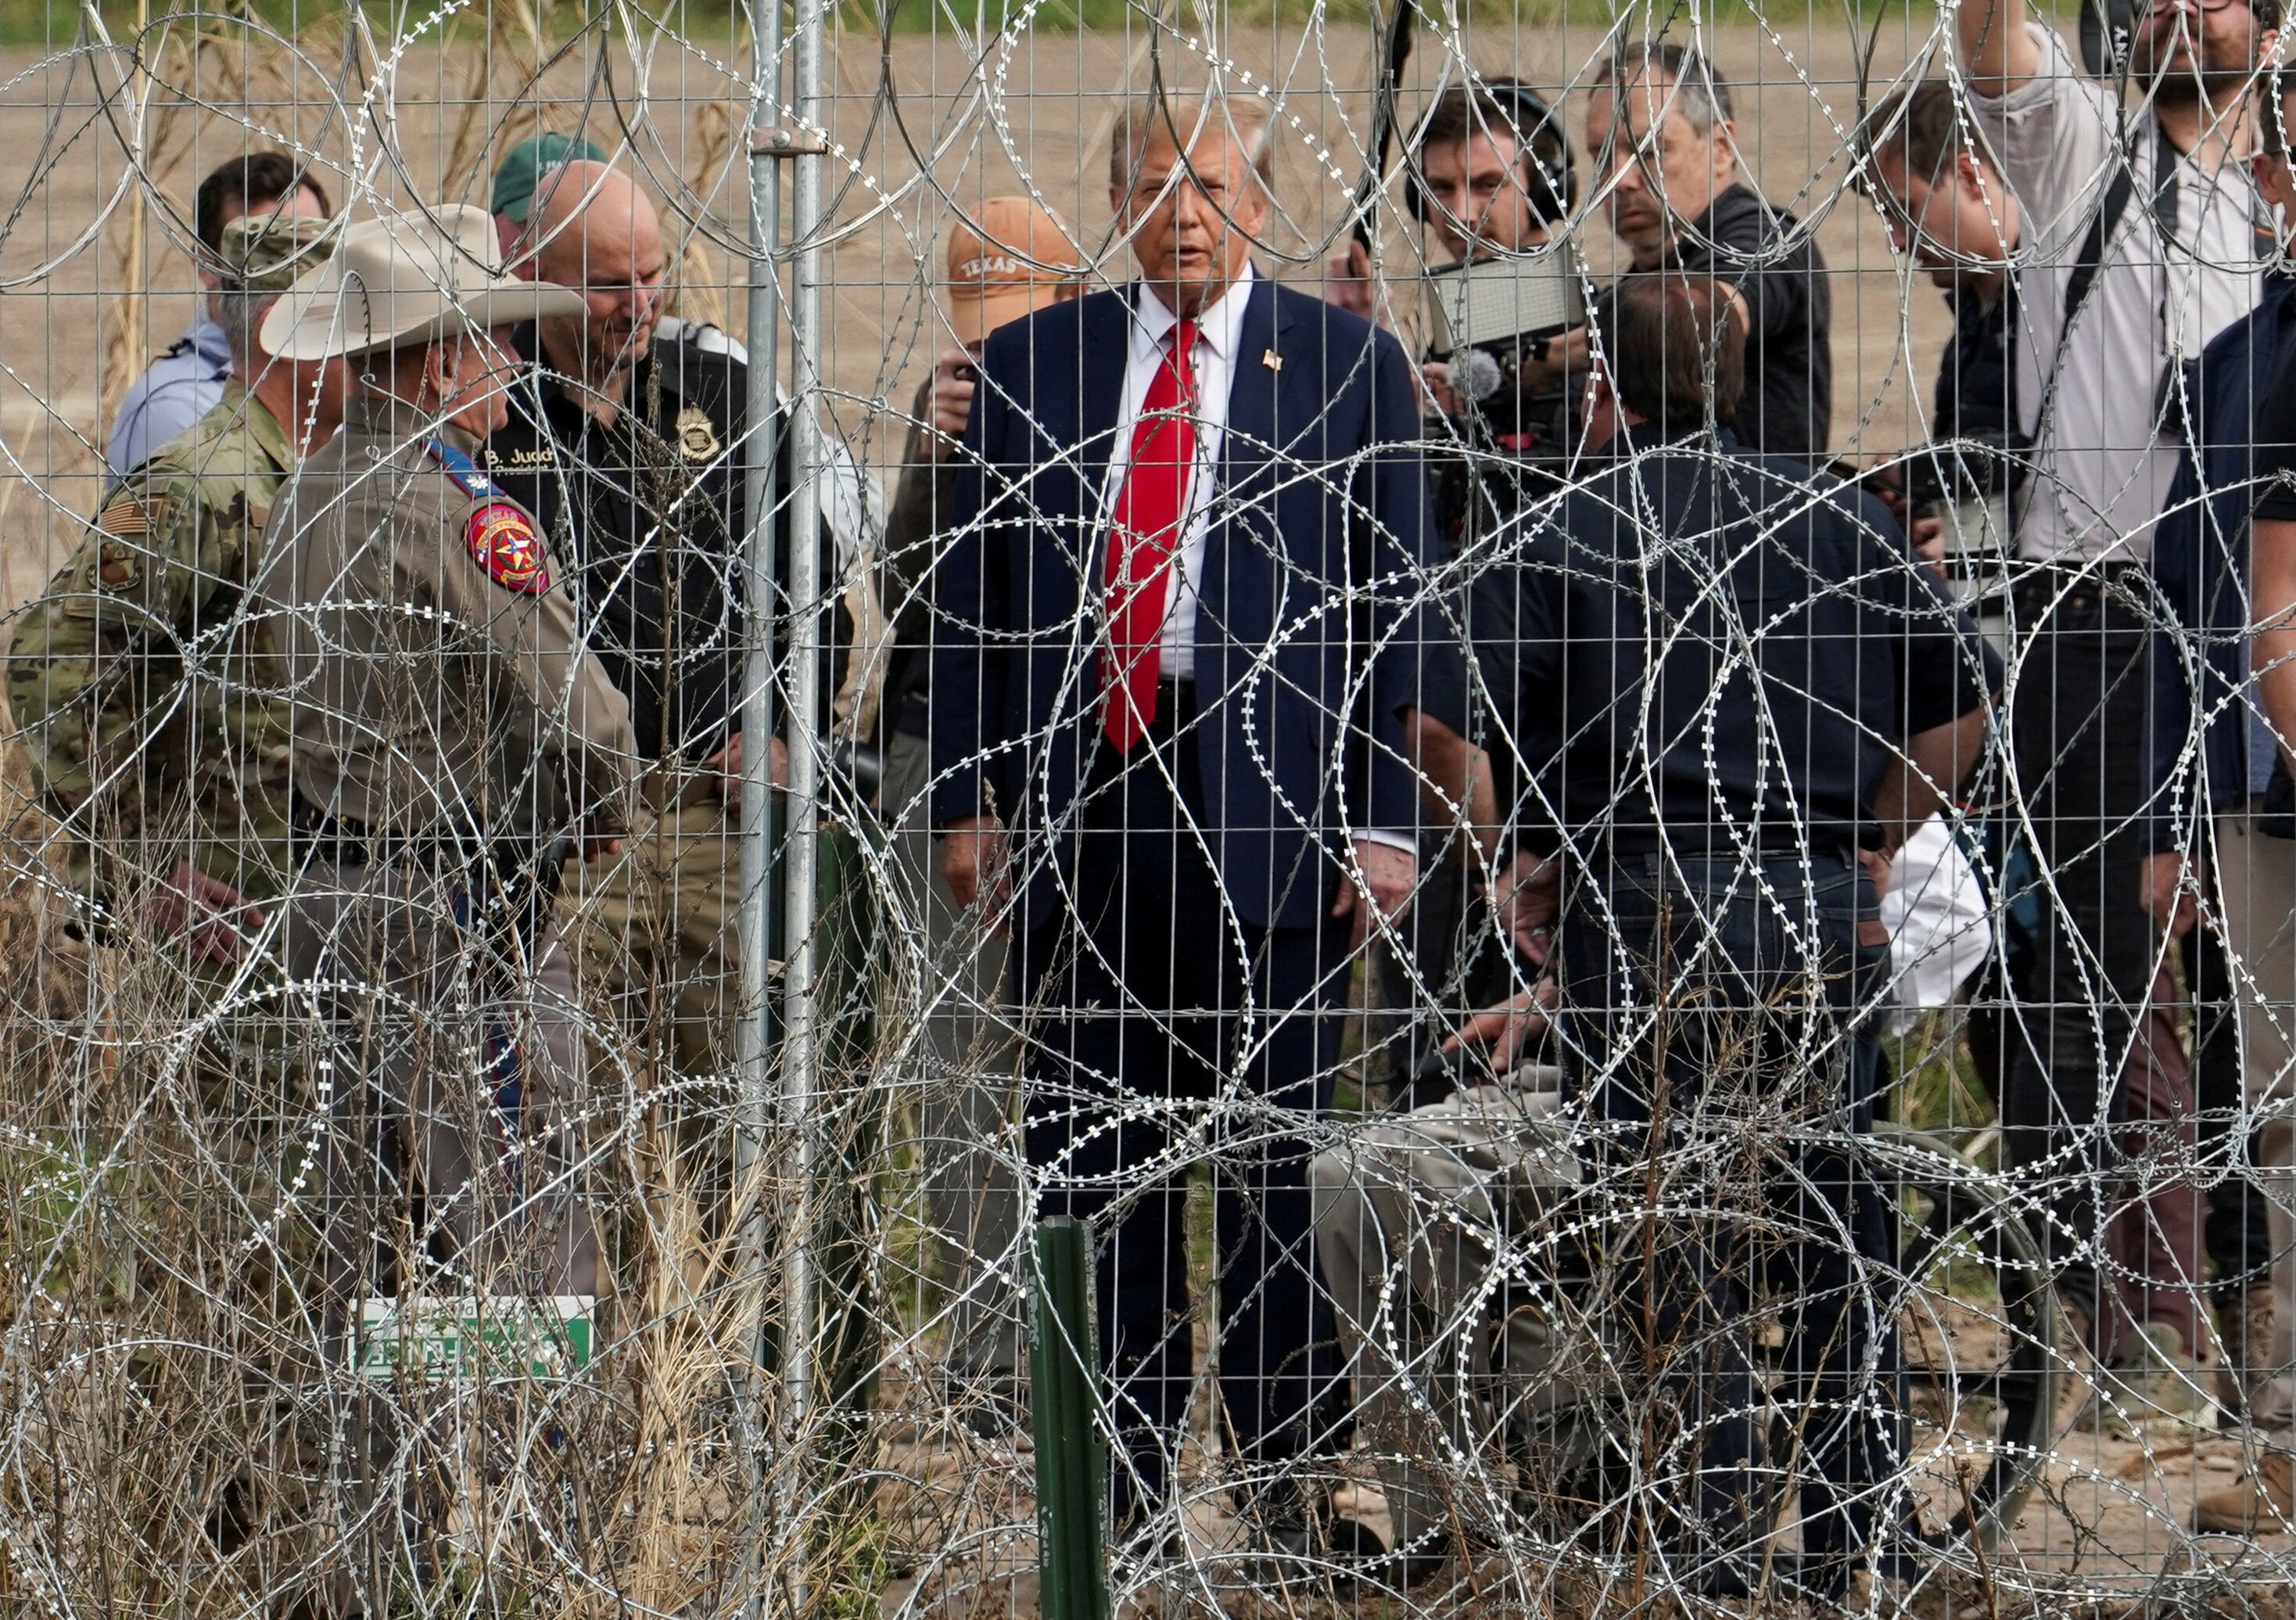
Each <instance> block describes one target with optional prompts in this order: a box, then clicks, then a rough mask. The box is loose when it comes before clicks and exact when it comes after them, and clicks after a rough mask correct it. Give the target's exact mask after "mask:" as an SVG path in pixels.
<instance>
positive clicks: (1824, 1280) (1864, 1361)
mask: <svg viewBox="0 0 2296 1620" xmlns="http://www.w3.org/2000/svg"><path fill="white" fill-rule="evenodd" d="M1560 938H1561V953H1562V966H1561V975H1560V976H1561V990H1562V999H1561V1017H1560V1021H1559V1022H1560V1031H1561V1034H1562V1041H1563V1046H1564V1051H1565V1055H1566V1064H1567V1065H1568V1068H1569V1072H1570V1076H1571V1081H1572V1083H1573V1086H1574V1089H1575V1091H1576V1094H1577V1096H1578V1097H1579V1099H1580V1100H1581V1102H1582V1103H1583V1105H1584V1106H1585V1107H1586V1109H1587V1116H1588V1120H1589V1128H1590V1135H1591V1139H1592V1141H1593V1148H1592V1152H1591V1155H1590V1156H1591V1158H1592V1161H1593V1164H1592V1168H1593V1170H1594V1172H1595V1175H1596V1177H1597V1179H1598V1185H1599V1186H1600V1187H1601V1188H1602V1189H1603V1196H1604V1198H1605V1200H1606V1204H1607V1207H1606V1209H1605V1210H1604V1212H1603V1215H1604V1221H1603V1224H1604V1231H1603V1246H1604V1248H1605V1251H1606V1254H1607V1262H1606V1263H1605V1265H1604V1267H1603V1270H1604V1271H1605V1272H1606V1273H1607V1276H1608V1278H1609V1283H1608V1288H1607V1296H1608V1299H1609V1302H1610V1303H1609V1308H1608V1309H1607V1310H1606V1312H1605V1313H1604V1314H1605V1315H1606V1316H1607V1317H1608V1318H1609V1319H1610V1320H1608V1322H1607V1323H1606V1324H1605V1327H1604V1336H1605V1338H1606V1341H1608V1342H1609V1343H1610V1345H1611V1363H1610V1364H1611V1366H1612V1367H1614V1368H1616V1369H1619V1371H1620V1375H1621V1376H1622V1377H1624V1378H1625V1379H1626V1380H1627V1381H1628V1389H1627V1391H1626V1392H1625V1393H1626V1394H1627V1400H1628V1409H1629V1410H1633V1411H1636V1412H1637V1413H1650V1414H1654V1415H1655V1419H1656V1420H1655V1421H1654V1422H1651V1423H1646V1424H1644V1425H1643V1426H1642V1427H1641V1428H1640V1430H1639V1432H1638V1433H1634V1434H1628V1435H1622V1436H1621V1441H1622V1443H1624V1444H1625V1445H1626V1446H1627V1447H1628V1449H1630V1450H1631V1449H1634V1448H1636V1447H1639V1448H1640V1449H1641V1451H1642V1452H1643V1454H1642V1455H1641V1456H1639V1457H1638V1458H1636V1459H1635V1464H1636V1467H1635V1472H1636V1474H1637V1476H1638V1478H1637V1479H1636V1484H1640V1485H1643V1486H1644V1489H1642V1490H1639V1491H1636V1493H1634V1494H1633V1498H1632V1500H1634V1501H1636V1502H1637V1503H1639V1504H1642V1506H1643V1507H1644V1509H1646V1510H1647V1511H1648V1513H1649V1515H1650V1517H1649V1518H1648V1519H1647V1520H1645V1521H1644V1525H1643V1526H1642V1528H1641V1529H1640V1530H1639V1531H1638V1532H1636V1534H1648V1535H1649V1536H1650V1537H1651V1538H1652V1539H1653V1540H1654V1541H1655V1542H1656V1543H1657V1544H1658V1546H1659V1547H1660V1548H1661V1549H1662V1550H1663V1551H1664V1552H1665V1554H1666V1555H1667V1556H1668V1557H1669V1558H1678V1559H1681V1560H1683V1568H1682V1574H1683V1575H1684V1576H1685V1577H1686V1578H1688V1579H1690V1580H1692V1581H1693V1582H1694V1583H1697V1584H1700V1585H1702V1586H1704V1587H1705V1588H1706V1590H1708V1591H1710V1592H1713V1593H1715V1594H1717V1595H1727V1594H1737V1593H1747V1592H1751V1591H1752V1590H1753V1589H1754V1588H1755V1587H1756V1586H1757V1585H1759V1583H1761V1581H1762V1578H1763V1571H1764V1570H1765V1568H1766V1567H1776V1566H1775V1564H1774V1563H1773V1559H1772V1554H1771V1550H1770V1549H1769V1548H1768V1546H1767V1538H1768V1536H1769V1534H1770V1530H1771V1521H1772V1519H1773V1518H1774V1517H1775V1512H1774V1509H1775V1505H1776V1504H1778V1503H1779V1502H1781V1501H1783V1500H1784V1493H1785V1492H1786V1491H1787V1490H1789V1489H1795V1490H1798V1491H1799V1493H1800V1507H1801V1519H1802V1523H1801V1529H1800V1534H1801V1542H1802V1558H1801V1560H1800V1564H1801V1566H1802V1571H1803V1574H1804V1575H1805V1577H1806V1578H1807V1579H1808V1582H1809V1583H1811V1584H1813V1585H1815V1586H1816V1588H1818V1589H1819V1590H1820V1591H1823V1592H1826V1593H1838V1592H1839V1591H1841V1590H1842V1589H1843V1588H1844V1587H1845V1586H1846V1585H1847V1583H1848V1581H1849V1574H1850V1570H1851V1567H1852V1566H1853V1564H1854V1562H1855V1561H1856V1560H1857V1558H1860V1557H1862V1556H1863V1555H1864V1553H1865V1550H1866V1549H1868V1548H1871V1547H1873V1546H1874V1543H1875V1537H1874V1531H1875V1528H1876V1525H1877V1524H1879V1525H1896V1524H1898V1523H1899V1522H1901V1521H1903V1520H1904V1519H1905V1517H1907V1505H1904V1504H1901V1505H1899V1506H1898V1507H1897V1508H1895V1509H1889V1510H1887V1511H1884V1510H1882V1501H1885V1500H1886V1498H1887V1493H1888V1491H1889V1489H1890V1486H1889V1482H1890V1480H1892V1479H1893V1478H1894V1477H1895V1476H1896V1475H1897V1472H1898V1468H1899V1462H1900V1460H1901V1459H1902V1458H1903V1457H1904V1456H1905V1455H1906V1451H1907V1434H1906V1421H1905V1415H1904V1414H1905V1402H1904V1394H1903V1390H1902V1388H1901V1383H1902V1369H1901V1364H1900V1360H1899V1354H1898V1336H1897V1328H1896V1316H1897V1307H1898V1301H1897V1297H1896V1288H1895V1287H1894V1284H1893V1278H1894V1275H1895V1259H1896V1226H1895V1218H1894V1215H1893V1213H1892V1210H1891V1207H1890V1199H1889V1196H1888V1194H1887V1191H1886V1189H1885V1188H1883V1187H1882V1185H1881V1184H1880V1183H1879V1182H1878V1181H1876V1180H1875V1179H1874V1175H1873V1172H1872V1169H1871V1166H1870V1164H1868V1163H1867V1162H1866V1158H1865V1156H1864V1155H1863V1154H1862V1153H1861V1151H1860V1146H1861V1145H1860V1143H1859V1141H1858V1138H1860V1137H1861V1136H1864V1135H1866V1133H1867V1132H1869V1131H1871V1129H1872V1126H1873V1118H1874V1085H1875V1080H1876V1076H1877V1074H1878V1072H1879V1059H1880V1047H1879V1044H1878V1035H1879V1030H1880V1023H1879V1019H1878V1018H1877V1016H1875V1014H1876V1009H1875V1007H1874V998H1875V996H1876V995H1877V994H1878V992H1879V991H1880V988H1881V986H1882V983H1883V982H1884V965H1885V962H1886V958H1887V954H1888V951H1887V946H1886V943H1884V942H1883V936H1882V932H1881V929H1880V927H1879V925H1878V920H1877V917H1876V905H1875V900H1874V891H1873V886H1872V884H1871V882H1870V881H1869V880H1868V878H1867V876H1866V872H1865V870H1864V868H1862V867H1860V866H1858V865H1857V863H1856V861H1855V860H1854V859H1851V858H1849V856H1847V855H1843V856H1838V857H1831V858H1816V857H1813V858H1812V860H1811V862H1810V864H1809V865H1808V867H1805V866H1804V865H1803V864H1802V863H1801V862H1800V861H1799V860H1798V859H1791V858H1790V859H1762V858H1759V857H1756V858H1751V859H1748V860H1746V861H1744V862H1740V861H1737V860H1733V859H1673V860H1662V859H1661V858H1658V857H1648V858H1644V859H1639V860H1637V861H1632V862H1622V863H1620V864H1615V865H1613V866H1611V868H1608V869H1607V870H1600V871H1595V872H1589V873H1582V874H1580V875H1579V878H1578V881H1577V882H1576V883H1575V884H1574V885H1573V887H1572V890H1571V892H1570V896H1569V900H1568V903H1567V904H1566V905H1565V908H1564V912H1563V918H1562V931H1561V936H1560ZM1758 1301H1759V1302H1760V1303H1761V1304H1762V1306H1763V1312H1764V1314H1766V1315H1767V1314H1769V1313H1772V1312H1774V1313H1775V1316H1776V1317H1777V1318H1778V1319H1780V1320H1782V1322H1783V1325H1784V1329H1785V1343H1784V1352H1783V1354H1782V1356H1781V1357H1780V1359H1779V1364H1778V1372H1779V1374H1780V1377H1781V1379H1782V1381H1783V1383H1784V1385H1785V1386H1786V1387H1784V1388H1783V1389H1780V1390H1778V1391H1776V1392H1775V1394H1773V1395H1772V1396H1769V1397H1766V1396H1765V1395H1764V1394H1763V1392H1762V1390H1761V1388H1760V1381H1759V1378H1758V1375H1757V1369H1756V1367H1755V1362H1754V1354H1753V1331H1752V1330H1753V1327H1754V1323H1755V1320H1756V1306H1757V1303H1758ZM1770 1411H1775V1412H1778V1413H1782V1414H1784V1419H1783V1420H1782V1421H1780V1422H1778V1423H1777V1424H1776V1425H1775V1427H1774V1426H1773V1424H1772V1422H1771V1421H1770V1420H1768V1419H1767V1416H1766V1414H1767V1412H1770ZM1766 1431H1769V1432H1766ZM1773 1441H1775V1442H1776V1444H1773V1443H1772V1442H1773ZM1884 1557H1885V1569H1884V1573H1885V1574H1891V1575H1894V1574H1898V1573H1901V1571H1900V1569H1899V1568H1898V1567H1897V1566H1896V1560H1895V1559H1894V1558H1889V1557H1888V1556H1887V1555H1884Z"/></svg>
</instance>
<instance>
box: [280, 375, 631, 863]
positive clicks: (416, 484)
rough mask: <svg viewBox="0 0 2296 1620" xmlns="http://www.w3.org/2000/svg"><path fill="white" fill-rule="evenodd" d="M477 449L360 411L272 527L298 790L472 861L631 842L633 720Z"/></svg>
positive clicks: (548, 558) (447, 431)
mask: <svg viewBox="0 0 2296 1620" xmlns="http://www.w3.org/2000/svg"><path fill="white" fill-rule="evenodd" d="M478 448H479V446H478V442H477V440H474V439H472V438H471V436H470V435H469V434H467V433H464V432H462V431H461V430H460V429H458V428H455V427H453V426H451V425H445V424H427V423H419V422H418V421H417V420H416V419H415V417H414V415H413V414H412V413H409V412H405V411H401V410H398V409H397V408H396V407H392V406H391V405H389V403H388V402H384V401H380V400H375V399H355V400H353V402H352V404H351V407H350V411H349V413H348V416H347V419H346V420H345V422H344V424H343V431H342V432H341V433H340V434H339V435H337V436H336V438H335V440H333V442H332V443H331V444H329V445H328V446H327V447H326V448H324V449H322V450H320V451H319V452H318V453H317V454H316V455H315V456H312V457H311V458H310V460H309V461H308V462H307V463H306V464H305V465H304V468H303V473H302V475H301V476H300V477H299V479H298V480H297V481H296V482H295V484H294V485H293V486H292V487H291V489H290V490H289V492H288V493H287V495H286V496H285V497H284V498H283V499H282V501H281V503H280V505H279V506H278V507H277V508H276V509H275V511H274V513H273V514H272V522H271V530H270V539H269V542H268V544H267V546H266V555H265V559H264V567H263V571H262V573H261V576H260V578H259V580H258V596H259V597H260V598H261V600H262V602H263V604H264V605H265V607H266V610H267V611H269V612H272V613H275V614H276V615H277V616H278V617H277V629H276V634H277V637H278V639H279V643H280V646H281V650H282V653H283V662H284V665H285V668H286V670H287V673H288V676H289V678H290V680H291V711H292V720H293V733H294V748H295V757H296V767H297V770H298V772H299V777H298V781H297V788H298V790H299V793H300V794H302V796H303V797H304V798H305V800H307V802H308V803H309V805H310V807H311V808H312V809H313V810H316V811H317V812H319V813H321V814H324V815H326V816H329V817H332V818H336V819H338V820H339V821H340V822H343V823H347V824H353V825H356V826H359V827H361V828H363V829H365V830H367V831H368V832H371V833H372V834H374V835H391V836H395V837H404V838H410V839H417V840H421V839H438V840H440V841H443V842H449V843H472V842H488V843H491V842H496V841H500V840H504V839H523V838H528V837H549V836H552V835H555V834H558V833H561V832H565V831H570V830H571V829H572V828H573V827H575V826H577V825H579V826H582V827H583V828H584V829H585V830H586V831H587V832H590V833H593V834H600V835H603V834H609V833H613V832H617V831H619V830H620V829H621V828H622V827H624V826H627V809H626V806H625V802H624V801H625V799H626V797H627V787H628V784H629V782H630V779H631V776H632V773H633V770H634V769H635V764H636V745H635V741H634V740H633V738H632V736H631V733H630V722H629V708H628V704H627V703H626V701H625V700H624V699H623V697H622V695H621V694H620V693H619V691H617V690H616V689H615V688H614V687H613V685H612V683H611V682H610V681H608V680H607V678H606V677H605V674H604V671H603V670H602V669H601V667H600V666H599V663H598V661H597V659H596V658H594V656H592V655H591V654H590V653H589V652H588V650H587V649H586V647H585V646H583V643H582V639H581V637H580V636H579V634H578V631H577V629H576V626H575V621H574V604H573V601H572V599H571V597H570V596H569V594H568V589H567V585H566V581H565V579H564V577H563V572H562V569H561V567H560V565H559V563H558V561H557V559H555V558H553V556H552V555H550V553H549V551H548V549H547V547H545V544H544V542H543V540H542V539H541V537H540V536H539V535H538V534H537V533H536V531H535V528H534V525H533V522H532V520H531V519H530V518H529V516H528V514H526V512H525V511H524V509H523V508H521V507H520V506H517V505H516V504H515V503H513V502H512V500H511V499H510V498H509V497H508V496H507V495H505V494H504V492H503V491H502V490H501V489H499V488H497V487H496V486H495V485H494V484H493V483H492V482H491V481H489V480H488V479H487V478H486V477H485V476H484V474H482V473H479V472H478V471H477V468H476V466H475V464H473V463H472V462H471V456H472V455H473V454H474V453H475V452H476V451H477V450H478Z"/></svg>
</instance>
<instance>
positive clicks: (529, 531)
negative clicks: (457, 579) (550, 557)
mask: <svg viewBox="0 0 2296 1620" xmlns="http://www.w3.org/2000/svg"><path fill="white" fill-rule="evenodd" d="M463 539H464V543H465V544H466V545H468V546H469V547H470V548H471V561H472V562H474V563H477V564H478V565H479V566H480V567H481V568H483V569H485V570H486V571H487V578H488V579H489V580H493V581H494V582H495V583H496V584H497V585H499V586H502V587H503V588H504V589H507V590H516V591H524V592H525V593H526V594H527V595H529V596H540V595H541V594H542V593H543V592H545V591H546V590H548V589H549V588H550V570H549V569H548V568H546V567H545V566H544V563H543V554H542V539H541V537H540V536H538V535H537V534H536V533H535V532H534V525H533V524H532V523H530V522H528V521H527V517H526V514H525V513H523V512H521V511H520V510H519V509H518V508H517V507H516V506H502V505H496V506H481V507H480V508H479V509H478V510H477V511H476V512H473V513H472V514H471V526H470V528H469V529H468V530H466V531H465V533H464V536H463Z"/></svg>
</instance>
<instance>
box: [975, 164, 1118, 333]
mask: <svg viewBox="0 0 2296 1620" xmlns="http://www.w3.org/2000/svg"><path fill="white" fill-rule="evenodd" d="M1084 271H1085V267H1084V266H1082V265H1080V264H1078V263H1077V262H1076V249H1075V248H1074V247H1072V246H1071V245H1070V242H1069V231H1068V226H1065V225H1063V224H1062V223H1061V217H1060V216H1059V215H1058V214H1055V213H1054V212H1053V210H1050V209H1048V208H1046V207H1044V206H1043V205H1041V204H1039V203H1037V202H1035V201H1031V200H1030V199H1029V198H1027V197H991V198H989V199H988V201H986V202H984V203H982V204H981V205H980V212H979V214H978V215H977V216H976V217H975V218H972V219H959V220H958V221H957V222H956V223H955V225H952V226H949V227H948V322H949V325H951V326H952V327H954V328H955V331H956V341H958V342H960V343H978V342H980V340H981V339H983V338H985V337H987V336H988V334H989V333H992V332H994V331H996V328H998V327H999V326H1002V325H1005V323H1006V322H1007V321H1017V320H1019V319H1020V318H1021V317H1022V316H1024V315H1026V314H1028V313H1029V311H1030V310H1032V309H1041V308H1044V307H1045V306H1046V304H1049V303H1051V302H1052V301H1053V300H1054V298H1055V297H1057V296H1058V295H1059V292H1060V290H1061V287H1062V284H1064V283H1067V282H1070V281H1073V280H1074V279H1075V278H1076V277H1078V276H1079V275H1083V274H1084Z"/></svg>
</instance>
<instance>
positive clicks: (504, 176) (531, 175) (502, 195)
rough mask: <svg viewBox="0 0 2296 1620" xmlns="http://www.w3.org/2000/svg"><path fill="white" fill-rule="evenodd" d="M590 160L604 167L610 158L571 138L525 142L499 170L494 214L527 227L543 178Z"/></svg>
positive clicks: (539, 138) (491, 208) (544, 137)
mask: <svg viewBox="0 0 2296 1620" xmlns="http://www.w3.org/2000/svg"><path fill="white" fill-rule="evenodd" d="M585 159H586V160H589V161H590V162H593V163H603V162H604V161H605V160H606V154H605V153H604V152H601V151H599V150H598V149H597V147H595V146H594V145H592V144H590V143H589V142H588V141H585V140H579V139H577V138H576V137H575V136H570V135H538V136H535V137H534V138H533V139H532V140H530V141H521V142H520V143H519V144H517V145H515V146H513V147H512V148H511V149H510V150H509V151H508V152H504V153H503V160H502V161H501V162H500V163H499V164H497V165H496V167H495V190H494V200H493V201H492V202H491V203H489V204H488V208H487V211H488V213H490V214H502V215H505V216H507V217H508V218H512V219H514V220H516V221H517V222H518V223H519V224H521V225H524V224H525V223H526V216H527V210H529V209H531V208H532V207H533V206H534V188H535V187H536V186H537V185H540V184H541V181H542V177H543V176H545V175H546V174H548V173H549V172H550V171H551V170H552V169H555V168H557V167H558V166H559V165H560V164H561V163H571V162H575V161H577V160H585Z"/></svg>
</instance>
